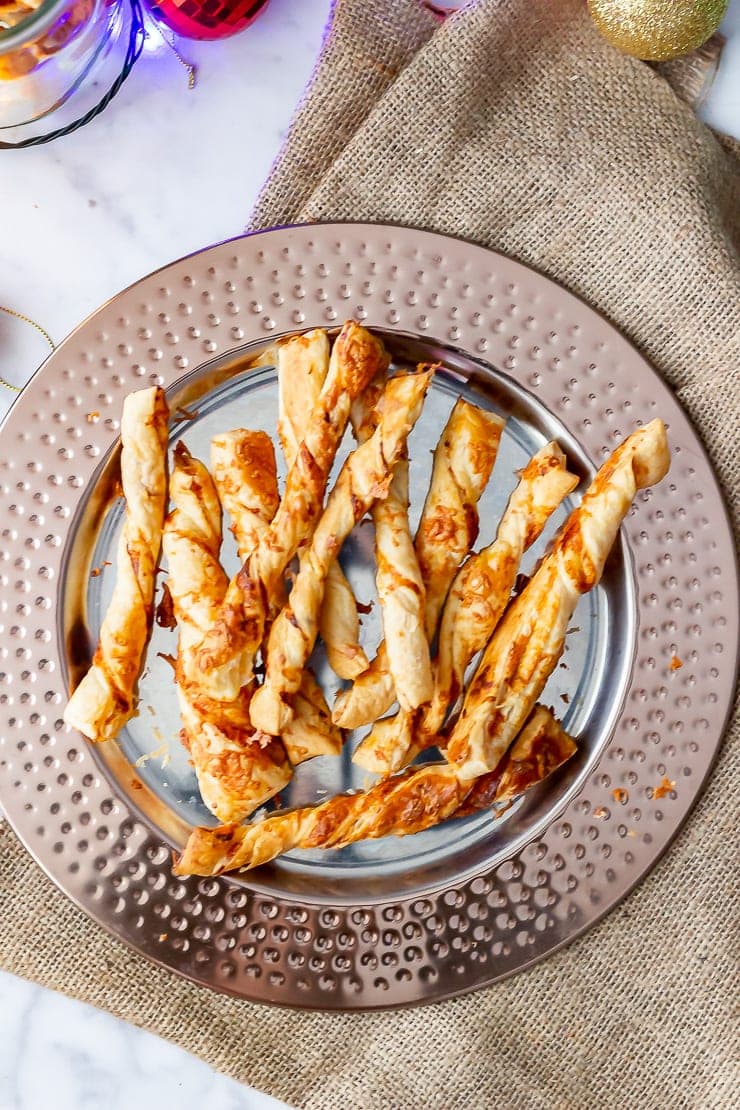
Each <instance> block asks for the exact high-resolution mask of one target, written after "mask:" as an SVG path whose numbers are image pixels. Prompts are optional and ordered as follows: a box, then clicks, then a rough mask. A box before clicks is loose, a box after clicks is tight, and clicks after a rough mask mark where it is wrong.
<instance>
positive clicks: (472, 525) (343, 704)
mask: <svg viewBox="0 0 740 1110" xmlns="http://www.w3.org/2000/svg"><path fill="white" fill-rule="evenodd" d="M503 428H504V421H503V420H501V419H500V418H499V417H498V416H495V415H494V414H493V413H490V412H484V411H483V410H482V409H479V408H478V407H477V406H476V405H472V404H470V402H469V401H465V400H463V399H460V400H458V401H457V402H456V404H455V406H454V408H453V410H452V412H451V414H450V417H449V419H448V421H447V424H446V425H445V428H444V430H443V432H442V435H441V437H440V439H439V443H438V444H437V447H436V449H435V452H434V463H433V467H432V476H431V480H430V483H429V491H428V493H427V497H426V500H425V502H424V507H423V509H422V513H421V518H420V520H419V527H418V529H417V533H416V540H415V548H416V556H417V559H418V562H419V567H420V569H421V574H422V579H423V581H424V587H425V603H424V626H425V630H426V635H427V640H428V642H431V640H432V638H433V636H434V633H435V631H436V626H437V620H438V618H439V613H440V610H441V608H442V605H443V603H444V599H445V596H446V594H447V590H448V589H449V586H450V583H451V581H452V579H453V577H454V575H455V572H456V571H457V568H458V566H459V565H460V562H461V560H462V559H463V558H464V557H465V556H466V555H467V553H468V552H469V550H470V548H471V546H472V545H473V544H474V543H475V540H476V537H477V535H478V513H477V509H476V505H477V503H478V501H479V499H480V497H481V495H482V493H483V490H484V489H485V488H486V485H487V484H488V479H489V477H490V474H491V470H492V469H493V465H494V463H495V461H496V454H497V452H498V447H499V442H500V440H501V433H502V431H503ZM394 700H395V689H394V685H393V679H392V677H391V674H390V670H389V666H388V655H387V651H386V646H385V643H384V642H381V644H380V646H379V648H378V652H377V654H376V656H375V658H374V659H373V661H372V662H371V664H370V667H369V668H368V670H367V671H366V672H365V673H364V674H363V675H360V676H359V678H357V679H356V680H355V683H354V685H353V686H352V687H350V689H349V690H345V691H343V692H342V693H341V694H339V696H338V697H337V699H336V701H335V703H334V709H333V711H332V718H333V720H334V721H335V723H336V724H338V725H340V726H341V727H342V728H347V729H352V728H358V727H359V726H361V725H366V724H369V723H370V722H371V721H376V720H377V719H378V718H379V717H380V716H381V714H383V713H385V712H386V711H387V710H388V709H390V707H391V705H392V704H393V702H394Z"/></svg>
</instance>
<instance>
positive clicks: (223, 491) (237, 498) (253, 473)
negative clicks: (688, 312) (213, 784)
mask: <svg viewBox="0 0 740 1110" xmlns="http://www.w3.org/2000/svg"><path fill="white" fill-rule="evenodd" d="M211 469H212V471H213V477H214V480H215V483H216V489H217V491H218V495H219V497H220V500H221V504H222V505H223V507H224V508H225V509H226V511H227V512H228V514H229V516H230V517H231V522H232V523H231V527H232V530H233V532H234V536H235V538H236V542H237V549H238V555H239V558H240V559H241V560H242V561H245V560H247V559H248V558H249V557H250V555H251V554H252V553H253V552H254V551H255V550H256V548H257V546H258V544H259V542H260V540H261V539H262V537H263V535H264V533H265V531H266V530H267V527H268V525H269V524H270V521H271V520H272V518H273V516H274V515H275V511H276V509H277V506H278V502H279V495H278V484H277V467H276V464H275V451H274V449H273V446H272V440H271V439H270V437H269V436H268V435H266V434H265V433H264V432H255V431H246V430H245V429H243V428H242V429H237V430H235V431H231V432H225V433H223V434H220V435H216V436H214V437H213V439H212V440H211ZM197 677H198V676H197V674H196V681H197ZM294 708H295V716H294V718H293V719H292V720H291V721H290V722H289V723H288V724H287V725H286V727H285V729H284V730H283V733H282V741H283V744H284V746H285V750H286V751H287V753H288V758H289V759H290V762H291V763H292V764H293V766H296V765H297V764H299V763H302V762H303V761H304V760H306V759H313V758H314V757H315V756H318V755H337V754H338V752H339V751H340V750H341V747H342V734H341V732H340V731H339V729H338V728H337V727H336V726H335V725H334V724H333V723H332V720H331V715H330V713H329V708H328V706H327V704H326V701H325V700H324V695H323V694H322V692H321V689H320V687H319V686H318V684H317V682H316V680H315V678H314V677H313V675H312V674H311V672H310V671H308V670H306V671H305V672H304V675H303V678H302V679H301V686H300V689H299V691H298V693H297V694H296V696H295V699H294ZM251 731H252V730H251V727H250V732H251Z"/></svg>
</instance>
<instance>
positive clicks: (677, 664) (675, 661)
mask: <svg viewBox="0 0 740 1110" xmlns="http://www.w3.org/2000/svg"><path fill="white" fill-rule="evenodd" d="M681 667H683V659H679V658H678V656H677V655H672V656H671V662H670V668H671V670H672V671H677V670H679V669H680V668H681Z"/></svg>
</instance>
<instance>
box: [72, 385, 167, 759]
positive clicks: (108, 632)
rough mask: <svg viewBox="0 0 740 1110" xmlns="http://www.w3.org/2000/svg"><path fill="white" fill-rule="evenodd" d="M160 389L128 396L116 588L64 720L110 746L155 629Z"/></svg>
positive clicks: (163, 467) (161, 486) (163, 472)
mask: <svg viewBox="0 0 740 1110" xmlns="http://www.w3.org/2000/svg"><path fill="white" fill-rule="evenodd" d="M168 418H169V411H168V409H167V403H166V401H165V396H164V391H163V390H162V389H160V388H159V387H155V388H152V389H142V390H139V391H137V392H136V393H130V394H129V395H128V397H126V399H125V401H124V402H123V415H122V417H121V485H122V488H123V496H124V498H125V500H126V515H125V519H124V525H123V532H122V534H121V539H120V541H119V544H118V554H117V557H116V583H115V586H114V588H113V595H112V597H111V599H110V604H109V605H108V611H107V613H106V614H105V618H104V620H103V624H102V627H101V629H100V641H99V643H98V646H97V648H96V649H95V654H94V656H93V660H92V664H91V666H90V669H89V671H88V672H87V674H86V675H85V677H84V678H83V679H82V682H80V684H79V686H78V687H77V689H76V690H75V691H74V693H73V694H72V696H71V698H70V700H69V702H68V703H67V707H66V709H65V710H64V720H65V721H66V723H67V724H68V725H70V727H71V728H76V729H78V730H79V731H80V732H82V733H84V735H85V736H87V738H88V739H89V740H96V741H97V740H109V739H110V738H111V737H113V736H115V735H116V734H117V733H118V731H119V729H120V728H121V727H122V726H123V725H124V724H125V723H126V721H128V720H129V719H130V718H131V717H133V715H134V713H135V712H136V697H135V691H136V683H137V681H138V678H139V671H140V669H141V660H142V655H143V653H144V648H145V647H146V643H147V640H148V638H149V632H150V630H151V625H152V611H153V599H154V585H155V576H156V571H157V559H158V558H159V549H160V545H161V542H162V524H163V522H164V514H165V503H166V497H167V421H168Z"/></svg>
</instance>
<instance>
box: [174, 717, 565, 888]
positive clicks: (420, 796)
mask: <svg viewBox="0 0 740 1110" xmlns="http://www.w3.org/2000/svg"><path fill="white" fill-rule="evenodd" d="M517 743H519V742H517ZM573 751H575V744H574V743H573V741H572V740H571V739H570V737H569V736H567V734H566V733H564V732H563V730H562V728H561V727H560V725H559V724H558V723H557V721H555V719H554V718H553V716H552V714H551V712H550V710H548V709H544V708H543V707H542V706H538V708H537V709H536V710H535V712H534V713H533V715H532V718H531V721H530V722H528V724H527V726H526V728H525V729H524V731H523V732H522V736H521V748H520V749H519V751H518V754H517V759H516V761H514V760H513V759H512V762H511V764H510V765H508V766H507V767H504V768H503V769H502V770H501V771H499V770H497V771H496V772H495V776H491V775H485V776H484V777H483V778H482V779H480V780H479V782H480V788H479V783H477V782H475V783H474V782H469V781H468V782H466V781H463V780H461V779H460V778H459V776H458V774H457V772H456V770H455V768H453V767H450V765H449V764H439V763H437V764H428V765H427V766H425V767H416V768H410V769H407V770H406V771H402V772H401V773H400V774H398V775H393V776H392V777H391V778H387V779H383V780H382V781H381V782H379V783H376V785H375V786H372V787H371V788H370V789H369V790H367V791H365V792H364V793H359V794H338V795H336V797H334V798H329V799H328V801H326V802H323V803H321V804H320V805H317V806H306V807H304V808H302V809H293V810H286V811H284V812H280V811H279V810H278V811H277V812H276V813H273V814H270V815H269V816H268V817H266V818H265V819H264V820H263V821H260V822H257V823H255V824H251V825H225V826H223V827H221V828H217V829H213V828H196V829H193V831H192V833H191V834H190V837H189V839H188V843H187V845H186V847H185V851H184V853H183V855H182V856H181V858H180V859H179V860H178V861H177V863H176V864H175V866H174V869H173V870H174V872H175V874H176V875H220V874H223V872H225V871H236V870H237V869H239V868H244V869H247V868H252V867H259V866H260V864H263V863H267V862H268V861H269V860H272V859H274V858H275V857H276V856H279V855H282V854H283V852H288V851H290V850H291V849H293V848H342V847H344V846H346V845H347V844H354V843H356V842H357V841H358V840H372V839H376V838H378V837H381V836H391V835H392V836H408V835H410V834H413V833H417V832H421V831H423V830H424V829H428V828H431V827H432V826H433V825H438V824H440V823H441V822H442V821H444V820H446V819H447V818H448V817H462V816H467V815H468V814H470V813H474V812H476V811H477V810H480V809H487V808H489V807H490V806H492V805H494V804H498V803H500V802H502V801H504V800H508V799H510V798H511V797H512V790H517V792H522V791H524V790H527V789H529V788H530V787H531V786H533V785H535V783H537V782H541V781H542V779H543V778H545V777H546V775H548V774H550V773H551V772H552V771H554V770H555V769H556V767H558V766H560V765H561V764H562V763H564V762H565V760H566V759H569V758H570V756H571V755H572V754H573ZM525 762H526V764H527V766H528V768H529V767H530V765H531V769H528V770H527V771H526V772H524V771H523V772H522V773H521V775H520V774H519V772H518V771H514V770H510V768H514V767H515V766H516V767H518V766H519V765H520V764H521V765H522V766H524V764H525Z"/></svg>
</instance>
